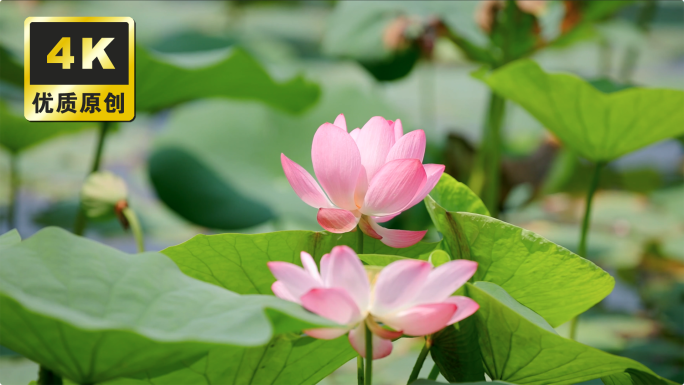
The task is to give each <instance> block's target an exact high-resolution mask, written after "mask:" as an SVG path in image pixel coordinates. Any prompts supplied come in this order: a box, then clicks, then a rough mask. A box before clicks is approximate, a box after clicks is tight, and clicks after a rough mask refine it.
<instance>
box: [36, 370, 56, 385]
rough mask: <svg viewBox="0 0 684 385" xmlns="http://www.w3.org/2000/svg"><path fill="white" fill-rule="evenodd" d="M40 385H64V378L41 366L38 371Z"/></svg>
mask: <svg viewBox="0 0 684 385" xmlns="http://www.w3.org/2000/svg"><path fill="white" fill-rule="evenodd" d="M37 383H38V385H62V377H60V376H59V375H57V373H55V372H53V371H51V370H50V369H48V368H46V367H45V366H43V365H41V366H40V369H38V382H37Z"/></svg>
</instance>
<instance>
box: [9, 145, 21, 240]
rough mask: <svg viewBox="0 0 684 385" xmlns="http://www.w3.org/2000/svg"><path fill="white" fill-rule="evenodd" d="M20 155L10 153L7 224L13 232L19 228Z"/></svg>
mask: <svg viewBox="0 0 684 385" xmlns="http://www.w3.org/2000/svg"><path fill="white" fill-rule="evenodd" d="M18 163H19V154H17V153H16V152H10V170H9V174H10V175H9V177H10V181H9V187H10V191H9V205H8V207H7V224H8V226H9V228H8V229H7V230H8V231H9V230H12V229H14V228H16V227H17V224H16V215H17V196H18V195H19V194H18V192H19V164H18Z"/></svg>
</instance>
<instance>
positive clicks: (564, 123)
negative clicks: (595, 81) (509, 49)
mask: <svg viewBox="0 0 684 385" xmlns="http://www.w3.org/2000/svg"><path fill="white" fill-rule="evenodd" d="M485 82H486V83H487V84H488V85H489V86H490V87H491V88H492V89H493V90H494V91H495V92H496V93H498V94H500V95H502V96H503V97H505V98H507V99H510V100H512V101H514V102H516V103H518V104H520V105H521V106H522V107H523V108H524V109H525V110H527V111H528V112H529V113H530V114H532V115H533V116H534V117H535V118H537V120H539V122H541V123H542V124H543V125H544V126H545V127H546V128H548V129H549V130H551V131H552V132H553V133H554V134H555V135H556V136H557V137H558V138H559V139H560V140H561V141H562V142H563V143H564V144H565V145H566V146H568V147H569V148H570V149H571V150H573V151H575V152H576V153H578V154H580V155H581V156H583V157H585V158H587V159H589V160H592V161H595V162H607V161H611V160H613V159H616V158H618V157H620V156H622V155H625V154H628V153H630V152H632V151H635V150H638V149H640V148H643V147H646V146H648V145H650V144H653V143H656V142H658V141H661V140H664V139H669V138H674V137H677V136H680V135H682V134H684V109H683V108H681V106H682V105H684V91H679V90H668V89H647V88H629V89H625V90H622V91H617V92H612V93H610V94H605V93H603V92H601V91H599V90H598V89H597V88H595V87H594V86H592V85H591V84H589V83H587V82H586V81H584V80H582V79H580V78H579V77H577V76H575V75H571V74H562V73H558V74H549V73H546V72H544V71H543V70H542V69H541V67H539V65H538V64H537V63H535V62H533V61H531V60H519V61H516V62H513V63H511V64H509V65H506V66H504V67H502V68H500V69H499V70H497V71H494V72H493V73H492V74H491V75H490V76H489V77H487V78H486V79H485Z"/></svg>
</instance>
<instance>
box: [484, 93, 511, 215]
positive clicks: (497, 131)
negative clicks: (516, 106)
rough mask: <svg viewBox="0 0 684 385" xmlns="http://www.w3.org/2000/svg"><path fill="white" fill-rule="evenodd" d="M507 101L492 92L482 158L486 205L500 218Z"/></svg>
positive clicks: (492, 213)
mask: <svg viewBox="0 0 684 385" xmlns="http://www.w3.org/2000/svg"><path fill="white" fill-rule="evenodd" d="M505 107H506V100H505V99H504V98H502V97H501V96H499V95H497V94H495V93H493V92H492V94H491V96H490V99H489V110H488V113H487V125H486V131H485V138H484V144H483V147H482V150H481V151H482V152H481V156H482V157H483V159H482V162H483V164H484V165H485V175H486V178H485V190H484V192H483V198H484V203H485V205H486V206H487V209H489V212H490V214H491V215H492V217H494V218H497V217H498V216H499V193H500V190H501V187H500V186H501V124H502V122H503V117H504V113H505Z"/></svg>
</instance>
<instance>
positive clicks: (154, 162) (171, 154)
mask: <svg viewBox="0 0 684 385" xmlns="http://www.w3.org/2000/svg"><path fill="white" fill-rule="evenodd" d="M148 170H149V173H150V180H151V182H152V185H153V186H154V189H155V190H156V191H157V196H159V199H161V201H162V202H164V203H165V204H166V205H168V206H169V207H170V208H171V209H172V210H173V211H175V212H176V213H178V215H180V216H182V217H183V218H185V219H187V220H188V221H190V222H192V223H195V224H197V225H200V226H204V227H209V228H215V229H223V230H235V229H243V228H247V227H252V226H256V225H258V224H260V223H263V222H265V221H267V220H269V219H272V218H273V212H272V211H271V209H270V208H269V207H267V206H264V205H263V204H261V203H259V202H256V201H254V200H252V199H250V198H248V197H246V196H244V195H243V194H241V193H240V192H238V191H237V190H235V188H233V187H232V186H231V185H229V184H228V183H227V182H226V181H224V180H223V179H221V178H220V177H219V176H218V175H216V173H215V172H214V171H213V170H211V169H210V168H208V167H207V166H206V165H205V164H204V163H202V162H200V161H199V160H198V159H196V158H195V157H194V156H193V155H191V154H190V153H188V152H187V151H185V150H182V149H178V148H161V149H157V150H156V151H154V152H153V153H152V155H151V156H150V160H149V167H148Z"/></svg>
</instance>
